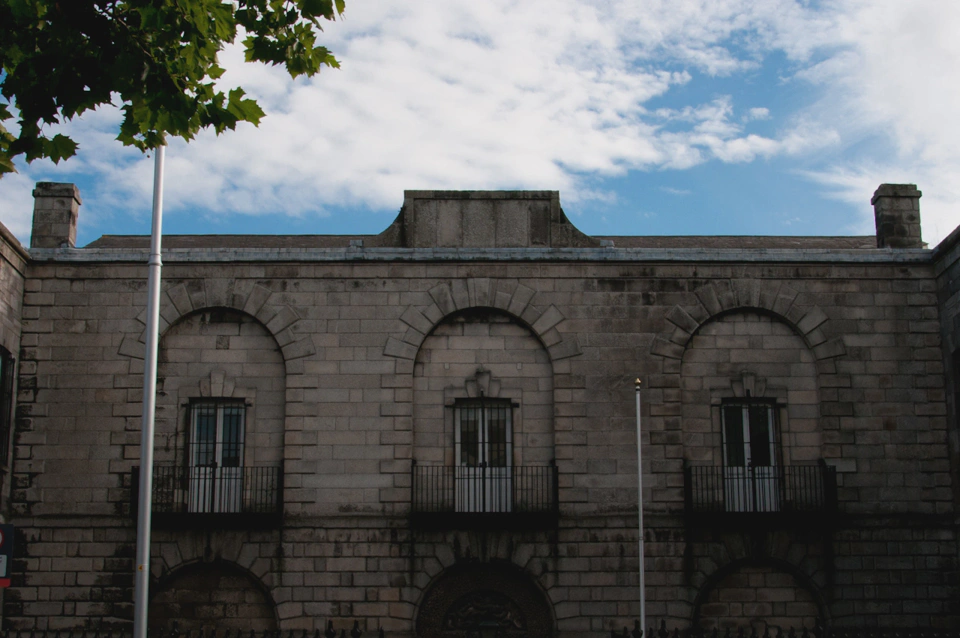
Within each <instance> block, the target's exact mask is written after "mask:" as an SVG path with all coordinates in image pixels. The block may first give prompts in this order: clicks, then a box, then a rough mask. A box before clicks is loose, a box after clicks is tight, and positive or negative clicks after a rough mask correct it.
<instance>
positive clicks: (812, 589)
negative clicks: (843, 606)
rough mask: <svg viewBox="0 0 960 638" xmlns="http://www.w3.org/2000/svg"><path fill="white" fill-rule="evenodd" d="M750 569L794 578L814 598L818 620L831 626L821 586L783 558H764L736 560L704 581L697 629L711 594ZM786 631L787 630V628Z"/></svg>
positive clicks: (695, 616) (698, 598)
mask: <svg viewBox="0 0 960 638" xmlns="http://www.w3.org/2000/svg"><path fill="white" fill-rule="evenodd" d="M748 567H761V568H764V567H765V568H769V569H774V570H776V571H779V572H782V573H784V574H788V575H789V576H790V577H791V578H793V580H794V582H795V583H796V584H797V585H799V586H800V587H802V588H803V589H804V590H805V591H806V592H807V593H808V594H810V595H811V597H812V598H813V602H814V604H816V606H817V607H818V609H819V615H818V618H819V619H820V621H821V622H823V623H824V624H829V622H830V607H829V605H828V604H827V599H826V596H825V595H824V592H823V590H822V589H821V588H820V586H819V585H817V583H816V582H815V581H814V579H813V578H811V577H810V575H808V574H807V573H805V572H804V571H803V570H802V569H800V568H799V567H797V566H796V565H794V564H793V563H790V562H788V561H786V560H783V559H781V558H775V557H764V558H746V557H744V558H738V559H735V560H733V561H731V562H729V563H727V564H726V565H723V566H722V567H719V568H717V569H716V570H715V571H714V572H712V573H711V574H709V575H708V576H707V577H706V579H705V580H704V582H703V584H702V585H701V586H700V588H699V589H698V591H697V595H696V597H695V599H694V602H693V619H692V621H693V622H692V625H693V626H694V627H696V626H697V625H698V624H699V622H700V619H701V610H702V608H703V605H704V603H705V602H706V601H707V599H708V597H709V596H710V594H711V592H712V591H713V590H714V589H715V588H717V587H718V586H719V585H720V584H721V583H722V582H723V581H724V579H726V578H727V577H728V576H730V575H732V574H734V573H736V572H738V571H740V570H742V569H744V568H748ZM784 629H787V628H786V627H785V628H784Z"/></svg>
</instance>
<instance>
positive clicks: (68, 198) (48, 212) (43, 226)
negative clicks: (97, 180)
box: [30, 182, 82, 248]
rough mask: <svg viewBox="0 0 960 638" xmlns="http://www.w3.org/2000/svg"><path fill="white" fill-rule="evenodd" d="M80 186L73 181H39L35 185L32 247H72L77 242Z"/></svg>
mask: <svg viewBox="0 0 960 638" xmlns="http://www.w3.org/2000/svg"><path fill="white" fill-rule="evenodd" d="M81 203H82V202H81V201H80V189H78V188H77V187H76V186H75V185H74V184H59V183H56V182H37V187H36V188H34V189H33V233H32V234H31V235H30V248H73V247H74V246H76V244H77V213H79V212H80V204H81Z"/></svg>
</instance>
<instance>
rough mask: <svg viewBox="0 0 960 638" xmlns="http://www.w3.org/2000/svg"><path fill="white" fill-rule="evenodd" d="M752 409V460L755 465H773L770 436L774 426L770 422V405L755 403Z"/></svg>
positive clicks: (750, 409) (750, 408)
mask: <svg viewBox="0 0 960 638" xmlns="http://www.w3.org/2000/svg"><path fill="white" fill-rule="evenodd" d="M749 411H750V461H751V463H752V464H753V465H754V466H769V465H773V458H772V457H771V456H770V437H771V434H772V430H773V428H772V427H771V426H772V423H770V413H771V409H770V406H769V405H765V404H754V405H751V406H750V407H749Z"/></svg>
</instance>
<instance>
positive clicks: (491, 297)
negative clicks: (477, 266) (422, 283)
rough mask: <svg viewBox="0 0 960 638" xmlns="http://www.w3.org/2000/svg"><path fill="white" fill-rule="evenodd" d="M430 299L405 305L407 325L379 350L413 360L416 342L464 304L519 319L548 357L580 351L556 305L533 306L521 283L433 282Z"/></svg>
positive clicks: (485, 280)
mask: <svg viewBox="0 0 960 638" xmlns="http://www.w3.org/2000/svg"><path fill="white" fill-rule="evenodd" d="M429 295H430V299H431V300H432V303H430V304H429V305H427V306H425V307H424V306H420V307H417V306H408V307H407V308H406V309H405V310H404V311H403V314H402V315H400V320H401V321H402V322H403V323H404V324H405V325H406V326H407V331H406V332H405V333H404V334H403V336H402V337H400V338H397V337H390V338H388V339H387V343H386V345H385V346H384V349H383V354H384V355H386V356H388V357H394V358H396V359H407V360H410V361H413V360H414V359H415V358H416V356H417V352H418V351H419V349H420V345H421V344H422V343H423V340H424V339H426V337H427V335H429V334H430V333H431V332H432V331H433V329H434V328H435V327H436V325H437V324H439V323H440V322H441V321H442V320H443V319H444V318H445V317H447V316H449V315H451V314H453V313H455V312H459V311H461V310H466V309H468V308H484V307H485V308H496V309H498V310H501V311H503V312H505V313H507V314H509V315H512V316H513V317H515V318H517V319H519V320H520V321H522V322H523V323H525V324H526V325H527V326H529V327H530V329H531V330H532V331H533V332H534V334H536V336H537V338H538V339H540V341H541V342H542V343H543V345H544V347H545V348H546V349H547V352H548V353H549V354H550V359H551V360H552V361H558V360H560V359H566V358H569V357H575V356H577V355H579V354H581V349H580V343H579V341H578V340H577V338H576V337H575V336H567V337H566V338H564V336H563V335H561V334H560V332H559V331H558V330H557V325H558V324H560V322H562V321H563V320H564V319H565V317H564V316H563V313H561V312H560V310H559V309H558V308H557V307H556V306H553V305H551V306H548V307H547V308H541V307H539V306H535V305H534V304H533V303H532V302H533V298H534V296H535V295H536V291H535V290H534V289H533V288H530V287H528V286H525V285H523V284H522V283H519V282H516V281H511V280H496V279H489V278H473V279H466V280H464V279H456V280H453V281H452V282H449V283H447V282H444V283H441V284H437V285H436V286H434V287H433V288H431V289H430V290H429Z"/></svg>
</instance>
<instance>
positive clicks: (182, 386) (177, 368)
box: [154, 308, 286, 467]
mask: <svg viewBox="0 0 960 638" xmlns="http://www.w3.org/2000/svg"><path fill="white" fill-rule="evenodd" d="M285 394H286V370H285V362H284V359H283V352H282V349H281V348H280V345H279V344H278V343H277V341H276V339H275V337H274V335H273V334H271V332H270V331H269V330H268V329H267V327H266V326H264V325H263V324H262V323H261V322H260V321H259V320H258V319H256V318H255V317H253V316H252V315H249V314H247V313H245V312H243V311H238V310H234V309H231V308H211V309H203V310H197V311H194V312H191V313H188V314H186V315H184V316H182V317H179V318H178V319H177V320H176V321H175V322H174V323H173V324H171V325H170V326H169V327H168V328H167V330H166V331H165V332H164V334H163V336H162V337H161V339H160V345H159V357H158V368H157V419H156V451H155V457H154V458H155V459H156V461H157V463H161V464H163V463H175V464H177V465H184V464H188V463H191V462H192V461H191V460H190V458H189V457H190V456H191V454H190V452H189V451H188V450H187V446H188V445H189V444H190V439H191V436H190V433H189V432H188V426H189V423H190V422H191V416H190V410H191V409H192V407H193V406H196V405H198V404H204V405H206V406H208V409H212V410H222V409H223V408H218V407H217V406H224V407H230V408H232V409H233V410H234V412H236V413H238V414H239V415H240V418H241V419H242V426H243V427H242V432H240V433H239V434H240V439H239V440H238V443H239V445H240V452H241V456H240V459H239V462H240V465H241V466H242V467H257V466H264V465H272V466H279V464H280V463H281V462H282V460H283V432H284V413H285V408H286V396H285ZM220 418H221V419H222V418H223V417H220Z"/></svg>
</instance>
